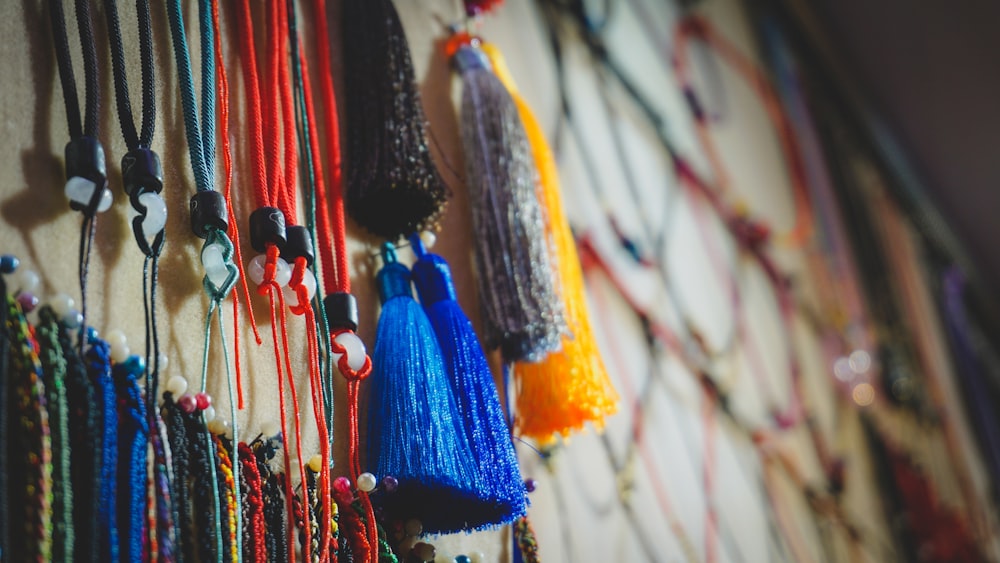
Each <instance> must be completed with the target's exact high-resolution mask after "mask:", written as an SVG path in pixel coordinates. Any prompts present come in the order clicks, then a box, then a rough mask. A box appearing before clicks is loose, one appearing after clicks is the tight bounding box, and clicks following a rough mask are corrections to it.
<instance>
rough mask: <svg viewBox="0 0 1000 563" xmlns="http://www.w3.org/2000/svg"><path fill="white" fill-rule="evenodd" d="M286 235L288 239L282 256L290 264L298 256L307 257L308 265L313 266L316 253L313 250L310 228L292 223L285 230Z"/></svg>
mask: <svg viewBox="0 0 1000 563" xmlns="http://www.w3.org/2000/svg"><path fill="white" fill-rule="evenodd" d="M285 235H286V236H287V239H288V240H287V242H286V243H285V248H283V249H281V257H282V258H284V259H285V261H286V262H288V263H289V264H291V263H293V262H295V259H296V258H305V259H306V265H307V266H312V264H313V261H314V260H315V259H316V254H315V252H314V251H313V242H312V236H311V235H310V234H309V229H307V228H305V227H303V226H302V225H292V226H291V227H288V229H287V230H286V231H285Z"/></svg>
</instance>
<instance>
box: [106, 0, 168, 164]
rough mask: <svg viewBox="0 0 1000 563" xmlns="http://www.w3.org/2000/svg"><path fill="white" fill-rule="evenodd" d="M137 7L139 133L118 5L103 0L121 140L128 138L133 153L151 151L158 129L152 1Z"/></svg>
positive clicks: (138, 3)
mask: <svg viewBox="0 0 1000 563" xmlns="http://www.w3.org/2000/svg"><path fill="white" fill-rule="evenodd" d="M135 4H136V12H137V17H138V20H139V57H140V65H141V68H142V129H141V131H140V132H138V133H137V132H136V129H135V119H134V117H133V116H132V101H131V100H130V99H129V92H128V74H127V72H126V68H125V47H124V44H123V41H122V31H121V23H120V22H119V18H118V1H117V0H104V13H105V16H106V18H107V20H108V43H110V45H111V72H112V74H113V75H114V82H115V102H116V103H115V105H116V107H117V108H118V121H119V122H120V125H121V128H122V136H124V137H125V144H126V145H128V148H129V149H130V150H132V149H136V148H139V147H148V146H149V144H150V142H151V141H152V140H153V130H154V128H155V127H156V92H155V90H154V84H155V83H156V70H155V65H154V62H153V28H152V25H151V23H150V17H149V0H137V1H136V3H135Z"/></svg>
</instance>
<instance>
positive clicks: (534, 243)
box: [452, 46, 568, 362]
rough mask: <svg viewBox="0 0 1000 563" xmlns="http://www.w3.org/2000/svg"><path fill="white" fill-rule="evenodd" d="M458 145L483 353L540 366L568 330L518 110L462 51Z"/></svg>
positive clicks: (483, 65)
mask: <svg viewBox="0 0 1000 563" xmlns="http://www.w3.org/2000/svg"><path fill="white" fill-rule="evenodd" d="M452 62H453V63H454V64H455V66H456V68H457V69H458V71H459V73H460V74H461V77H462V83H463V92H462V115H461V121H462V142H463V146H464V148H465V163H466V164H465V166H466V173H467V181H468V185H469V199H470V201H471V203H472V219H473V226H474V229H475V238H476V240H475V246H476V258H477V260H476V262H477V266H478V270H479V295H480V300H481V303H482V306H483V310H484V313H485V315H484V316H485V321H486V322H485V325H486V326H485V328H486V330H485V331H484V336H485V340H486V344H487V347H488V348H489V349H494V348H497V347H499V348H500V350H501V352H502V354H503V357H504V360H506V361H508V362H513V361H529V362H532V361H539V360H541V359H542V358H544V357H545V356H546V355H547V354H549V353H551V352H555V351H557V350H559V348H560V345H561V341H560V337H561V336H562V334H564V333H566V332H568V328H567V325H566V320H565V317H564V311H563V307H562V301H561V299H559V295H558V293H557V290H556V285H555V275H554V274H555V267H554V266H555V264H553V263H552V258H551V254H550V252H549V248H548V242H549V241H548V235H547V233H546V229H545V215H544V211H543V209H542V207H541V204H540V202H539V200H538V194H537V191H536V186H537V183H538V171H537V170H536V168H535V162H534V159H533V157H532V154H531V145H530V144H529V142H528V138H527V135H526V134H525V132H524V125H523V124H522V123H521V118H520V116H519V115H518V111H517V106H516V105H515V104H514V100H513V99H512V98H511V96H510V94H509V93H508V92H507V89H506V88H505V87H504V85H503V84H502V83H501V82H500V80H499V79H498V78H497V77H496V76H494V75H493V72H492V70H491V69H490V64H489V61H488V60H487V59H486V56H485V54H484V53H482V52H481V51H479V50H478V49H475V48H473V47H469V46H465V47H462V48H460V49H459V50H458V52H457V53H455V56H454V59H453V61H452Z"/></svg>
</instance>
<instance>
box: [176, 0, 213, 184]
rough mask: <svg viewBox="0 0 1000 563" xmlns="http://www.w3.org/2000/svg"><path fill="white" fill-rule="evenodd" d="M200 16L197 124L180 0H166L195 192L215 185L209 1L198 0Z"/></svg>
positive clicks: (189, 59)
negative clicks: (199, 112)
mask: <svg viewBox="0 0 1000 563" xmlns="http://www.w3.org/2000/svg"><path fill="white" fill-rule="evenodd" d="M198 13H199V15H200V17H201V45H202V50H201V78H202V82H201V123H200V124H199V119H198V108H197V102H196V99H195V98H196V97H195V92H194V75H193V74H192V72H191V53H190V52H189V51H188V46H187V35H186V32H185V31H184V17H183V16H182V15H181V0H170V1H169V2H167V17H168V19H169V20H170V37H171V39H172V41H173V44H174V60H175V61H176V64H177V78H178V80H179V82H180V88H181V105H182V106H183V107H184V131H185V133H186V134H187V141H188V153H189V154H190V157H191V168H192V169H193V170H194V181H195V185H196V187H197V189H198V191H208V190H212V189H214V188H213V186H214V185H215V182H214V176H215V94H216V89H215V59H214V58H213V57H212V54H213V52H212V48H211V46H212V45H213V44H214V33H213V31H212V10H211V3H210V2H209V0H200V1H199V2H198Z"/></svg>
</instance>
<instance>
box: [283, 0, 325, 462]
mask: <svg viewBox="0 0 1000 563" xmlns="http://www.w3.org/2000/svg"><path fill="white" fill-rule="evenodd" d="M287 5H288V29H289V37H290V40H289V43H290V44H291V47H292V55H291V56H292V78H293V81H294V90H295V114H296V117H297V122H298V126H299V152H300V153H301V154H303V155H304V159H303V160H304V162H305V169H306V178H307V182H308V184H307V186H308V189H307V190H305V193H306V209H307V210H308V212H307V213H306V228H307V229H309V234H310V235H311V236H312V239H313V244H315V245H317V246H318V245H320V244H324V241H321V240H320V239H319V233H318V232H317V230H316V168H315V164H314V163H313V155H312V150H311V145H312V139H311V137H312V131H311V128H310V123H309V113H308V112H307V111H306V97H305V81H304V79H303V77H302V60H301V58H300V53H299V34H298V20H297V18H296V14H295V3H294V1H292V0H289V1H288V4H287ZM325 243H326V244H329V241H326V242H325ZM310 269H311V270H312V273H313V275H314V276H315V277H316V294H315V295H314V296H313V300H312V307H313V309H314V310H315V311H316V312H317V314H316V325H317V328H318V329H319V334H320V340H321V341H322V349H321V350H320V357H319V361H320V368H321V370H322V372H323V376H324V377H323V387H322V389H321V392H322V395H323V405H324V407H325V410H326V425H327V428H329V432H328V435H327V439H328V442H329V445H330V449H331V451H332V450H333V435H334V432H333V405H334V399H333V366H334V361H333V357H332V356H333V352H332V350H331V349H330V323H329V321H328V320H327V318H326V307H323V289H322V288H323V284H322V283H320V281H319V280H320V272H319V260H313V263H312V265H311V266H310ZM332 461H333V460H332V459H331V460H328V462H330V463H331V464H332Z"/></svg>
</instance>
